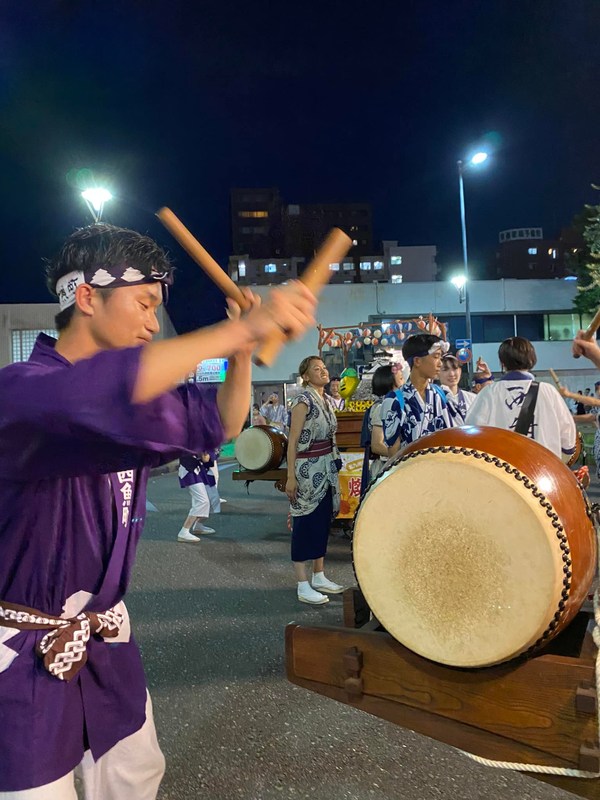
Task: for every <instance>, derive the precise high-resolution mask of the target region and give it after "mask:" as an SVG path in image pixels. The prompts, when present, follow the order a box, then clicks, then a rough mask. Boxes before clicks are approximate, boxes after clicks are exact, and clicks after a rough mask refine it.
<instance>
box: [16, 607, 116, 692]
mask: <svg viewBox="0 0 600 800" xmlns="http://www.w3.org/2000/svg"><path fill="white" fill-rule="evenodd" d="M122 624H123V614H121V613H120V612H118V611H115V610H114V608H109V609H108V611H102V612H97V611H82V612H81V613H80V614H77V616H76V617H70V618H69V619H62V618H61V617H51V616H48V615H46V614H44V613H43V612H41V611H37V610H36V609H35V608H29V607H28V606H21V605H18V604H17V603H8V602H6V601H5V600H0V626H1V625H4V626H5V627H7V628H17V629H18V630H20V631H46V630H47V631H48V633H47V634H46V635H45V636H44V637H43V639H41V641H40V643H39V644H38V646H37V648H36V653H37V655H38V656H39V657H40V658H41V659H43V662H44V667H45V668H46V669H47V670H48V672H49V673H50V674H51V675H54V677H55V678H58V679H59V680H61V681H70V680H71V679H72V678H74V677H75V675H77V673H78V672H79V670H80V669H81V668H82V667H83V666H84V665H85V663H86V661H87V643H88V642H89V640H90V636H92V635H93V634H98V635H99V636H102V637H103V638H104V639H114V638H115V637H116V636H118V635H119V632H120V630H121V625H122Z"/></svg>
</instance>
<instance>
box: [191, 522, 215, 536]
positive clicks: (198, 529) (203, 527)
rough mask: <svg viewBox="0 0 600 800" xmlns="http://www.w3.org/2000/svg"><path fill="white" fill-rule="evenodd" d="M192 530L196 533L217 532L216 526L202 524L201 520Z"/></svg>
mask: <svg viewBox="0 0 600 800" xmlns="http://www.w3.org/2000/svg"><path fill="white" fill-rule="evenodd" d="M192 530H193V531H194V533H216V530H215V529H214V528H209V527H208V525H202V523H201V522H197V523H196V524H195V525H194V527H193V528H192Z"/></svg>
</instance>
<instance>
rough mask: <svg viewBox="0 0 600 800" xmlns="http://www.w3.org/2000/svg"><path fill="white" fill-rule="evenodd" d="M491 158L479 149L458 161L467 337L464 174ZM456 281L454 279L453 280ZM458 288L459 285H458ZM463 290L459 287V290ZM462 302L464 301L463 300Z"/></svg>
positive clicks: (468, 326)
mask: <svg viewBox="0 0 600 800" xmlns="http://www.w3.org/2000/svg"><path fill="white" fill-rule="evenodd" d="M488 158H489V155H488V153H486V152H484V151H479V152H477V153H474V154H473V155H472V156H471V157H470V158H469V159H467V160H466V161H462V160H460V161H458V162H457V166H458V188H459V193H460V225H461V231H462V247H463V270H464V273H463V275H462V276H461V277H462V279H463V285H462V291H463V292H464V301H465V327H466V338H467V339H471V340H472V337H471V308H470V305H469V286H468V282H469V259H468V255H467V220H466V215H465V184H464V180H463V174H464V171H465V169H469V168H470V167H478V166H480V165H481V164H483V163H484V162H485V161H487V160H488ZM452 282H453V283H454V280H453V281H452ZM454 285H455V286H456V284H454ZM457 288H458V287H457ZM460 291H461V290H460V289H459V292H460ZM461 302H462V301H461Z"/></svg>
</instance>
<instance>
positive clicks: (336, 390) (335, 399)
mask: <svg viewBox="0 0 600 800" xmlns="http://www.w3.org/2000/svg"><path fill="white" fill-rule="evenodd" d="M325 398H326V399H327V400H329V402H330V403H331V405H332V406H333V407H334V409H335V410H336V411H343V410H344V408H345V406H346V401H345V400H344V398H343V397H342V396H341V394H340V379H339V378H338V377H337V376H336V377H334V378H332V379H331V380H330V381H329V391H328V392H325Z"/></svg>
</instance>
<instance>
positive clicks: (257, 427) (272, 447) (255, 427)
mask: <svg viewBox="0 0 600 800" xmlns="http://www.w3.org/2000/svg"><path fill="white" fill-rule="evenodd" d="M265 428H267V429H269V430H274V431H277V432H279V433H282V431H279V429H278V428H275V427H273V426H271V425H250V427H249V428H246V430H244V431H242V432H241V433H240V434H239V436H238V437H237V439H236V440H235V446H234V448H233V455H234V456H235V458H236V459H237V462H238V464H239V465H240V466H241V467H243V468H244V469H246V470H249V471H250V472H258V471H260V470H264V469H265V467H264V466H261V467H246V466H244V465H243V464H242V462H241V461H240V459H239V458H238V455H237V453H236V447H237V443H238V441H239V439H240V437H241V436H243V434H244V433H248V431H261V433H263V435H264V438H265V439H266V440H267V441H268V443H269V447H270V454H269V458H268V459H267V462H268V461H269V460H270V459H271V458H272V457H273V455H274V454H275V445H274V444H273V439H272V438H271V437H270V436H268V435H265V434H264V430H265Z"/></svg>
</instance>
